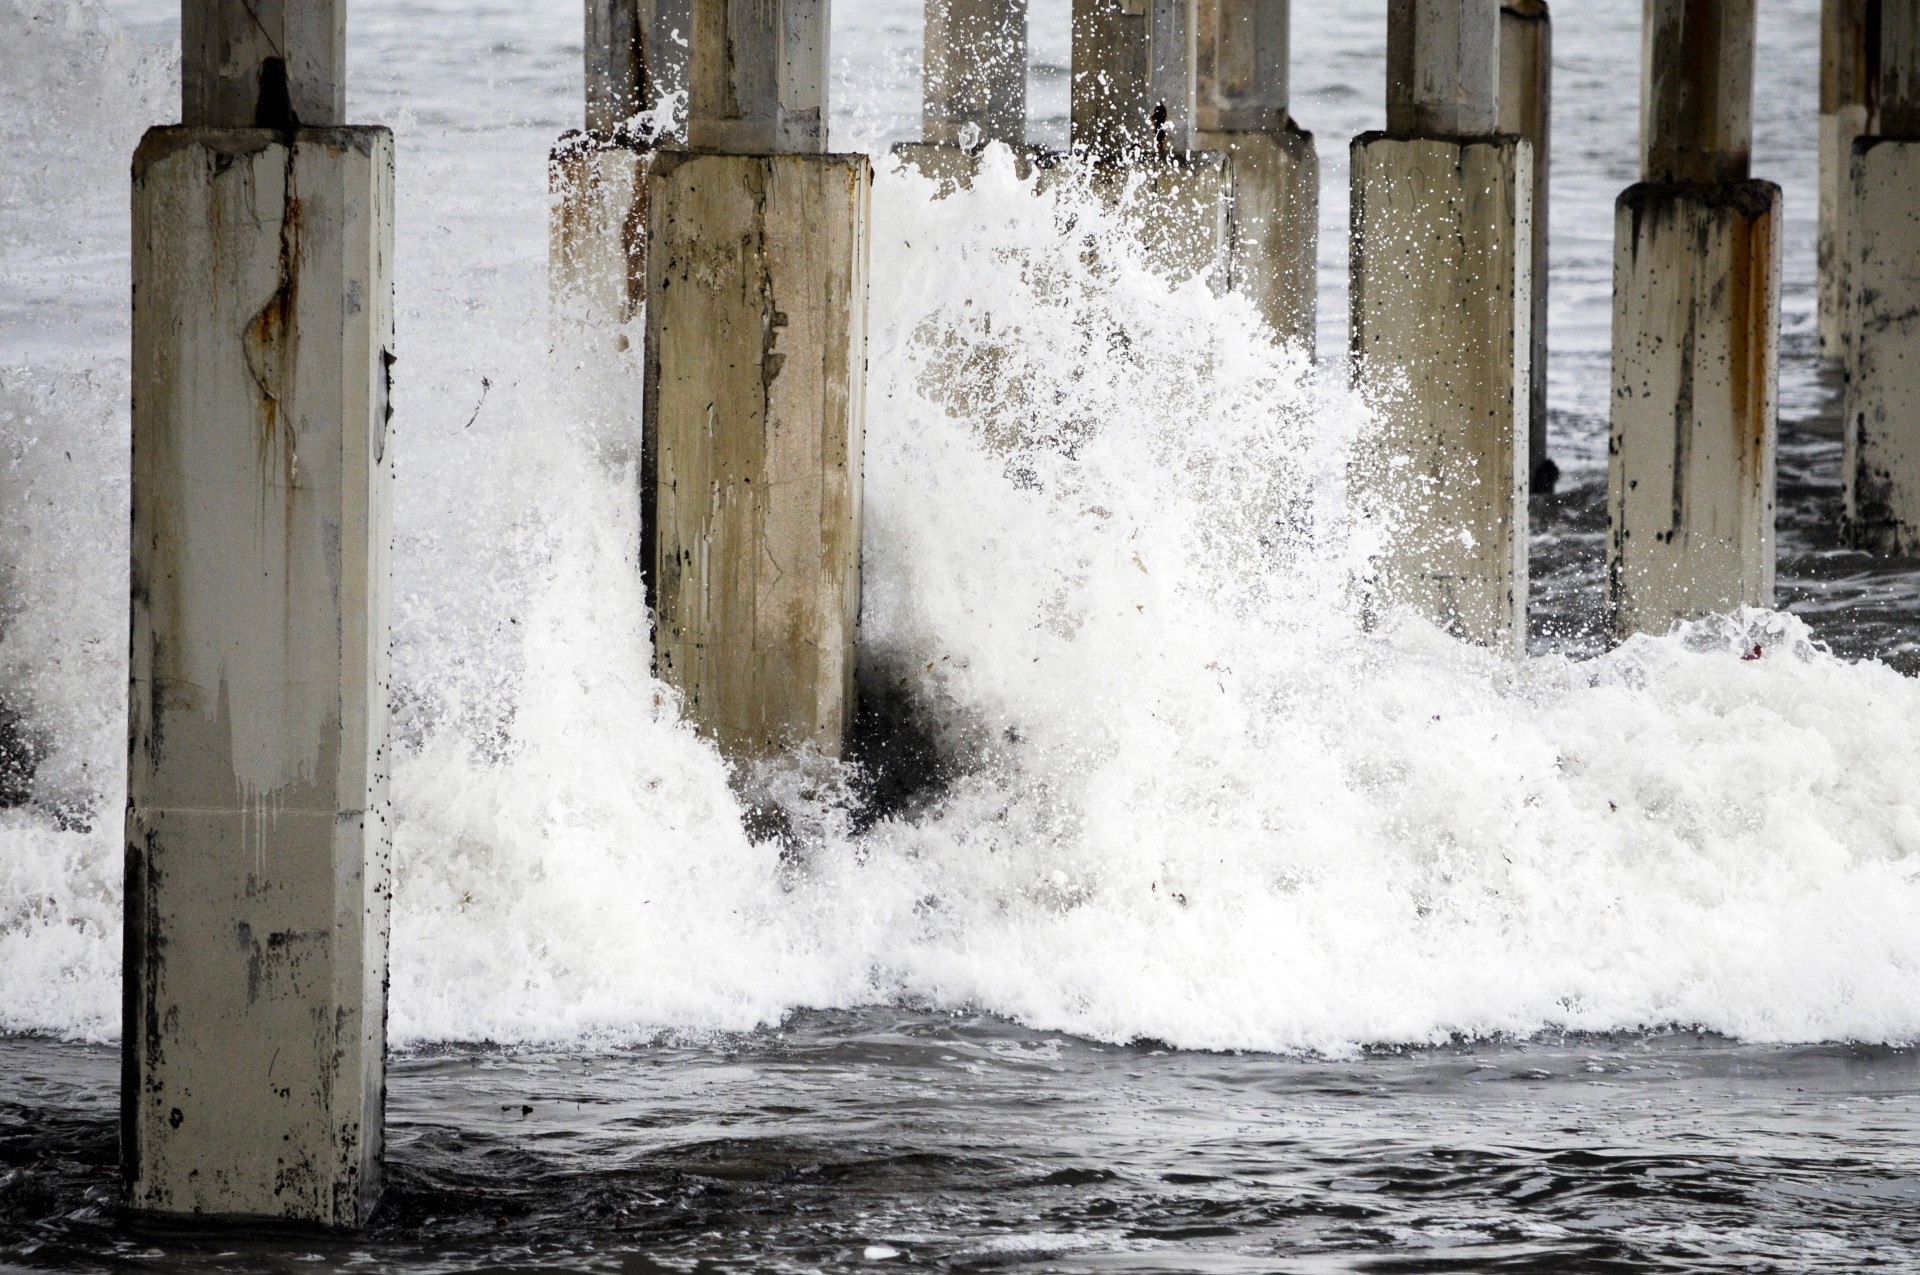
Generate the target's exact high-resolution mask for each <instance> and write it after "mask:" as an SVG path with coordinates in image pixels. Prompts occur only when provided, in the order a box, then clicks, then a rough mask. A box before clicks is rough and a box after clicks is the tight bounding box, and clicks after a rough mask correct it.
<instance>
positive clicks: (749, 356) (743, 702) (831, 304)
mask: <svg viewBox="0 0 1920 1275" xmlns="http://www.w3.org/2000/svg"><path fill="white" fill-rule="evenodd" d="M827 18H828V14H827V6H826V3H825V0H772V3H770V4H765V3H761V2H760V0H694V24H693V26H694V39H693V47H692V63H691V78H692V83H693V91H692V99H691V108H690V109H691V115H690V118H689V120H688V149H687V150H685V151H678V150H676V151H665V152H662V153H661V154H660V155H659V156H658V158H657V159H656V160H655V162H654V171H653V187H652V192H651V195H650V198H649V206H648V210H647V227H648V262H647V305H646V422H647V423H646V436H645V442H644V446H643V449H642V452H641V493H642V495H641V545H640V556H641V563H642V565H643V569H644V570H645V572H646V581H647V600H648V603H649V606H650V607H651V608H652V610H653V613H654V664H655V669H656V672H657V673H658V674H659V676H660V677H661V678H662V679H664V680H665V681H667V682H668V683H670V684H671V685H673V686H674V687H675V688H677V689H678V690H679V692H680V694H681V696H682V697H683V700H682V703H683V710H684V712H685V713H686V716H687V718H688V720H690V721H691V722H693V723H694V725H695V726H697V727H698V728H699V729H700V730H701V731H702V732H703V733H704V734H706V735H708V736H709V737H711V738H712V739H714V740H715V741H716V742H717V743H718V745H719V747H720V750H721V752H722V753H723V754H725V755H726V756H727V757H728V758H729V759H731V760H733V761H735V762H741V763H748V762H754V761H759V760H764V759H771V758H775V757H779V756H781V755H783V754H787V753H790V752H793V751H795V750H799V749H812V750H817V751H818V752H819V753H821V754H823V755H825V756H828V757H838V756H841V755H842V754H843V753H844V751H845V749H846V746H847V735H848V731H849V729H850V728H851V726H852V724H853V708H854V680H853V678H854V667H855V663H856V657H857V654H858V650H859V632H860V530H861V520H860V493H861V473H862V446H863V423H864V417H865V406H866V370H867V352H866V351H867V262H868V256H869V249H868V230H867V227H868V205H869V202H870V199H871V190H872V170H871V168H870V166H869V164H868V162H867V159H866V157H865V156H864V155H828V154H824V153H823V152H824V150H825V147H826V141H827V128H826V122H827V103H826V83H827V76H826V71H827V43H826V41H827V30H828V23H827Z"/></svg>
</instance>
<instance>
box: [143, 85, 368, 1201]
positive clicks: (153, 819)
mask: <svg viewBox="0 0 1920 1275" xmlns="http://www.w3.org/2000/svg"><path fill="white" fill-rule="evenodd" d="M190 65H191V64H190ZM190 78H191V76H190ZM392 209H393V143H392V139H391V136H390V135H389V134H388V133H387V131H386V130H385V129H379V128H303V129H300V130H298V131H294V132H282V131H279V130H265V129H254V128H219V127H207V126H193V125H190V126H185V127H177V128H160V129H155V130H153V131H151V132H149V133H148V134H147V136H146V139H145V140H144V141H143V142H142V143H141V145H140V149H139V152H138V153H137V154H136V155H135V157H134V164H133V234H134V241H133V295H134V306H133V385H134V403H133V540H132V544H133V563H132V566H133V610H132V649H131V660H132V669H131V713H130V721H129V739H128V744H129V754H128V779H127V789H128V791H127V826H126V851H127V863H126V869H127V871H126V891H127V893H126V949H125V950H126V965H125V974H124V979H125V1009H126V1018H125V1024H124V1036H123V1045H122V1049H123V1076H124V1081H123V1089H122V1096H121V1101H122V1107H121V1112H122V1146H121V1154H122V1159H123V1163H124V1168H125V1172H126V1177H127V1184H128V1193H129V1199H130V1202H131V1204H132V1205H133V1207H135V1208H136V1209H142V1210H151V1211H156V1212H164V1213H177V1214H194V1215H229V1214H230V1215H245V1216H253V1217H265V1218H276V1219H288V1220H297V1221H301V1222H308V1223H317V1224H320V1225H324V1226H337V1227H347V1226H356V1225H358V1224H360V1223H362V1222H364V1221H365V1220H366V1219H367V1216H368V1214H369V1212H370V1211H371V1210H372V1208H373V1206H374V1203H375V1201H376V1200H377V1199H378V1198H379V1191H380V1152H381V1119H382V1104H383V1076H384V1072H383V1066H384V1060H383V1055H384V1049H385V1035H386V959H387V913H388V897H389V894H388V837H389V833H390V828H391V814H390V811H389V808H388V803H387V769H388V764H389V756H388V751H387V660H388V598H389V546H390V544H391V540H392V529H391V521H390V498H389V489H390V486H391V483H392V477H393V456H392V438H391V432H390V421H389V417H390V412H389V408H388V401H389V399H388V374H389V371H390V369H391V367H392V364H393V304H392V273H391V270H392V258H393V239H392V234H393V231H392V227H393V216H392Z"/></svg>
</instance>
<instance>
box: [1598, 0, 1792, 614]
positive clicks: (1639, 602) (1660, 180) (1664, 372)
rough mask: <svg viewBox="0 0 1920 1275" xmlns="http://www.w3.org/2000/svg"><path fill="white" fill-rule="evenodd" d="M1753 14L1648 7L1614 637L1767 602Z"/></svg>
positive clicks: (1624, 286)
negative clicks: (1750, 173) (1751, 163)
mask: <svg viewBox="0 0 1920 1275" xmlns="http://www.w3.org/2000/svg"><path fill="white" fill-rule="evenodd" d="M1753 36H1754V7H1753V0H1654V2H1653V3H1652V4H1650V5H1649V6H1648V9H1647V25H1646V29H1645V31H1644V51H1645V60H1644V63H1643V68H1644V69H1643V80H1642V106H1641V176H1642V180H1641V182H1640V183H1639V184H1637V185H1634V186H1631V187H1629V188H1628V189H1627V190H1626V191H1625V193H1623V194H1622V195H1621V196H1620V199H1619V202H1618V204H1617V206H1616V210H1615V219H1614V285H1613V296H1614V311H1613V402H1612V417H1613V420H1612V440H1611V445H1610V448H1609V462H1608V473H1607V487H1608V513H1609V517H1610V524H1611V527H1610V535H1609V538H1608V543H1607V606H1608V617H1609V624H1610V627H1611V628H1612V631H1613V633H1614V634H1615V636H1617V637H1625V636H1626V635H1628V634H1631V633H1640V632H1647V633H1664V632H1666V631H1667V629H1668V628H1669V626H1671V625H1672V624H1673V622H1674V621H1676V620H1685V619H1693V618H1697V617H1699V616H1702V615H1706V614H1708V613H1711V612H1717V611H1725V610H1729V609H1731V608H1734V607H1739V606H1771V605H1772V603H1773V555H1774V539H1773V499H1774V496H1773V492H1774V451H1775V418H1776V412H1775V386H1776V382H1777V378H1778V363H1779V330H1780V282H1779V281H1780V188H1779V187H1778V186H1775V185H1773V184H1772V183H1771V182H1758V181H1749V180H1747V169H1748V150H1749V147H1750V144H1751V139H1752V132H1753V129H1752V113H1753Z"/></svg>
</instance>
